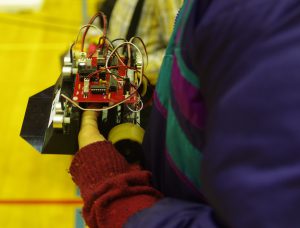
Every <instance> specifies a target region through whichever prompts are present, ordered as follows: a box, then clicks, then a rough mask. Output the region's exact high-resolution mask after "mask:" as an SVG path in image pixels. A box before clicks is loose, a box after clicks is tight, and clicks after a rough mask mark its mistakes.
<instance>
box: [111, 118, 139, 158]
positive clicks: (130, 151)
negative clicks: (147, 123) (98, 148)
mask: <svg viewBox="0 0 300 228" xmlns="http://www.w3.org/2000/svg"><path fill="white" fill-rule="evenodd" d="M143 138H144V129H143V128H141V127H140V126H139V125H137V124H133V123H122V124H119V125H117V126H115V127H113V128H112V129H111V130H110V132H109V134H108V140H109V141H111V142H112V143H113V144H114V145H115V147H116V148H117V150H118V151H119V152H120V153H121V154H122V155H123V156H124V157H125V158H126V160H127V161H128V162H129V163H137V162H139V161H140V159H141V149H142V148H141V144H142V142H143Z"/></svg>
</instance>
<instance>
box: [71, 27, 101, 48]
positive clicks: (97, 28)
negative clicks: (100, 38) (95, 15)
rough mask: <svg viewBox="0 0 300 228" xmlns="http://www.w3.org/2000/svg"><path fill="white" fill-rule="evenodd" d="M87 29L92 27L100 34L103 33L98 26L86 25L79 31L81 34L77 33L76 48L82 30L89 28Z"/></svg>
mask: <svg viewBox="0 0 300 228" xmlns="http://www.w3.org/2000/svg"><path fill="white" fill-rule="evenodd" d="M87 27H92V28H94V29H96V30H98V31H99V32H100V33H101V32H102V31H101V29H100V28H98V27H97V26H96V25H91V24H86V25H83V26H81V28H80V29H79V32H78V33H77V36H76V39H75V42H74V43H75V46H76V45H77V43H78V38H79V35H80V33H81V30H82V29H84V28H87Z"/></svg>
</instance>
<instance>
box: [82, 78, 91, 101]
mask: <svg viewBox="0 0 300 228" xmlns="http://www.w3.org/2000/svg"><path fill="white" fill-rule="evenodd" d="M89 91H90V79H89V78H85V79H84V84H83V97H84V98H87V97H88V95H89Z"/></svg>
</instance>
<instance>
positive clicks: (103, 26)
mask: <svg viewBox="0 0 300 228" xmlns="http://www.w3.org/2000/svg"><path fill="white" fill-rule="evenodd" d="M97 17H99V18H101V19H102V28H103V36H104V37H106V31H107V20H106V16H105V14H104V13H102V12H98V13H97V14H95V15H94V16H93V17H92V18H91V19H90V21H89V23H88V24H89V25H92V24H93V22H94V21H95V19H96V18H97ZM89 28H90V27H87V28H86V29H85V31H84V33H83V36H82V41H81V52H83V51H84V42H85V37H86V34H87V32H88V31H89Z"/></svg>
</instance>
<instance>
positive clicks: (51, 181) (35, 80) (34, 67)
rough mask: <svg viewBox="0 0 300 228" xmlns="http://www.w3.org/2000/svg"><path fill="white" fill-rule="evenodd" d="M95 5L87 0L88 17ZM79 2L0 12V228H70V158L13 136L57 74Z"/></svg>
mask: <svg viewBox="0 0 300 228" xmlns="http://www.w3.org/2000/svg"><path fill="white" fill-rule="evenodd" d="M95 3H96V0H93V1H91V0H88V5H89V14H92V12H94V11H95V8H94V6H95ZM81 4H82V1H81V0H45V2H44V4H43V7H42V9H41V10H40V11H39V12H23V13H18V14H5V13H0V109H1V110H0V133H1V134H0V135H1V139H0V186H1V187H0V227H5V228H10V227H11V228H18V227H26V228H27V227H30V228H34V227H39V228H40V227H42V228H43V227H45V228H46V227H49V228H50V227H51V228H53V227H55V228H60V227H63V228H68V227H75V226H76V222H75V210H76V208H79V207H80V206H81V204H78V203H77V204H76V203H75V202H73V201H74V200H75V201H76V200H77V201H78V200H79V198H78V197H77V196H76V188H75V186H74V184H73V183H72V181H71V179H70V176H69V174H68V173H67V170H68V167H69V164H70V160H71V157H70V156H59V155H41V154H39V153H38V152H37V151H35V150H34V149H33V148H32V147H31V146H30V145H29V144H28V143H27V142H25V141H24V140H23V139H22V138H21V137H19V133H20V129H21V126H22V121H23V117H24V113H25V110H26V105H27V100H28V97H29V96H32V95H33V94H35V93H37V92H39V91H41V90H43V89H45V88H47V87H49V86H51V85H52V84H53V83H54V82H55V81H56V79H57V78H58V76H59V74H60V62H59V58H60V55H61V54H62V53H63V52H64V51H66V50H67V48H68V47H69V45H70V44H71V43H72V41H73V40H74V39H75V36H76V34H77V32H78V28H79V27H80V25H81V23H82V10H81ZM20 200H22V201H20ZM32 200H33V201H32ZM40 200H45V202H40ZM61 200H65V201H67V202H69V203H71V204H69V205H66V204H64V203H63V202H60V201H61ZM54 201H58V202H57V203H56V204H55V202H54ZM72 202H73V203H72ZM51 203H52V204H51Z"/></svg>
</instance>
